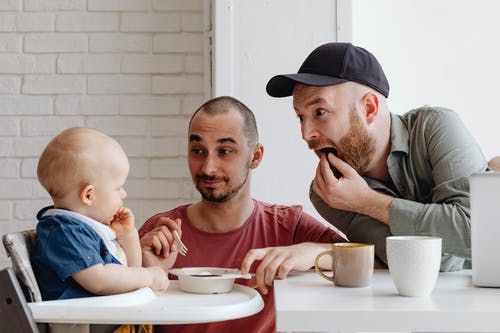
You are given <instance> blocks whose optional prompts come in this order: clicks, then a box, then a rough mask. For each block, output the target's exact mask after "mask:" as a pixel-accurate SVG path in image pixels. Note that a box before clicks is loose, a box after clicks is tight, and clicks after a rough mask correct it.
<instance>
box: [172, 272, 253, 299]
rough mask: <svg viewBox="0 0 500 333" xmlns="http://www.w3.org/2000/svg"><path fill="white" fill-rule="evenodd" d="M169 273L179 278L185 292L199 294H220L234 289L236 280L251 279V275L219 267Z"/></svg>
mask: <svg viewBox="0 0 500 333" xmlns="http://www.w3.org/2000/svg"><path fill="white" fill-rule="evenodd" d="M169 273H171V274H173V275H176V276H177V277H178V278H179V285H180V287H181V289H182V290H183V291H186V292H190V293H197V294H220V293H227V292H230V291H231V290H232V289H233V284H234V279H236V278H243V279H251V278H252V276H251V275H250V274H242V273H241V271H240V270H239V269H235V268H219V267H184V268H174V269H171V270H170V271H169Z"/></svg>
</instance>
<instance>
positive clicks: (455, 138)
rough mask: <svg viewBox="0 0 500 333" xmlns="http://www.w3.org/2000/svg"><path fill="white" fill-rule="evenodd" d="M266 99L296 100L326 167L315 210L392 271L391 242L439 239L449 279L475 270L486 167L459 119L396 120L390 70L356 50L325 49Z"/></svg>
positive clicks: (276, 80) (438, 114)
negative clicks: (474, 206) (473, 244)
mask: <svg viewBox="0 0 500 333" xmlns="http://www.w3.org/2000/svg"><path fill="white" fill-rule="evenodd" d="M266 90H267V93H268V94H269V95H271V96H273V97H286V96H293V107H294V109H295V113H296V114H297V117H298V119H299V121H300V124H301V131H302V138H303V139H304V140H305V141H306V142H307V144H308V146H309V148H310V149H312V150H314V151H315V153H316V155H318V157H319V158H320V162H319V164H318V167H317V169H316V175H315V178H314V180H313V182H312V185H311V191H310V198H311V201H312V203H313V204H314V206H315V208H316V209H317V210H318V212H319V213H320V214H321V215H322V216H323V217H324V218H325V219H326V220H328V221H329V222H330V223H331V224H333V225H334V226H336V227H337V228H339V229H340V230H342V231H343V232H344V233H345V234H346V235H347V237H348V238H349V240H350V241H354V242H366V243H374V244H375V252H376V255H377V257H378V258H379V259H380V260H382V261H383V262H384V263H387V258H386V253H385V238H386V237H387V236H390V235H434V236H439V237H442V239H443V258H442V263H441V270H442V271H452V270H460V269H462V268H470V264H471V263H470V254H471V253H470V204H469V181H468V177H469V176H470V175H471V174H472V173H474V172H482V171H484V170H485V169H486V168H487V166H486V160H485V158H484V156H483V154H482V152H481V149H480V147H479V146H478V144H477V143H476V141H475V140H474V138H473V137H472V136H471V134H470V133H469V132H468V130H467V129H466V127H465V126H464V124H463V123H462V122H461V120H460V119H459V117H458V115H457V114H456V113H454V112H452V111H450V110H447V109H444V108H439V107H430V106H424V107H421V108H418V109H414V110H411V111H409V112H407V113H405V114H402V115H398V114H394V113H391V112H390V111H389V108H388V106H387V102H386V98H387V97H388V95H389V83H388V82H387V78H386V77H385V74H384V72H383V70H382V67H381V66H380V64H379V62H378V61H377V59H376V58H375V57H374V56H373V55H372V54H371V53H370V52H368V51H366V50H365V49H363V48H361V47H357V46H354V45H352V44H350V43H328V44H324V45H321V46H319V47H318V48H316V49H315V50H313V51H312V52H311V54H310V55H309V56H308V57H307V58H306V60H305V61H304V63H303V64H302V66H301V67H300V69H299V71H298V73H296V74H284V75H277V76H274V77H273V78H271V80H270V81H269V82H268V84H267V87H266Z"/></svg>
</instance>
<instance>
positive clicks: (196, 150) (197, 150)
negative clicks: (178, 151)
mask: <svg viewBox="0 0 500 333" xmlns="http://www.w3.org/2000/svg"><path fill="white" fill-rule="evenodd" d="M191 152H192V153H193V154H196V155H201V154H203V149H200V148H191Z"/></svg>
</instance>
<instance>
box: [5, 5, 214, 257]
mask: <svg viewBox="0 0 500 333" xmlns="http://www.w3.org/2000/svg"><path fill="white" fill-rule="evenodd" d="M202 11H203V0H2V1H0V235H2V234H4V233H6V232H11V231H15V230H23V229H27V228H33V227H35V224H36V221H35V214H36V213H37V211H38V210H39V209H40V208H42V207H44V206H45V205H48V204H50V198H49V196H48V195H47V194H46V193H45V191H44V189H43V188H42V187H41V186H40V185H39V183H38V181H37V179H36V167H37V163H38V157H39V155H40V153H41V152H42V150H43V148H44V147H45V145H46V144H47V143H48V142H49V140H50V139H51V138H52V137H53V136H54V135H55V134H57V133H59V132H60V131H62V130H63V129H66V128H68V127H71V126H88V127H93V128H97V129H99V130H101V131H103V132H105V133H107V134H109V135H111V136H113V137H115V138H116V139H117V140H118V141H119V142H120V143H121V144H122V146H123V148H124V150H125V151H126V153H127V154H128V156H129V159H130V175H129V179H128V181H127V183H126V190H127V193H128V197H127V199H126V203H127V205H128V206H129V207H130V208H131V209H132V210H133V211H134V214H135V216H136V222H137V225H138V226H140V225H141V224H142V223H143V222H144V221H145V220H146V219H147V218H148V217H150V216H151V215H153V214H155V213H157V212H160V211H165V210H168V209H171V208H173V207H176V206H178V205H181V204H185V203H188V202H192V201H193V200H196V199H197V198H198V194H197V192H196V190H195V189H194V188H193V186H192V182H191V179H190V176H189V172H188V169H187V162H186V148H187V139H186V130H187V123H188V120H189V117H190V115H191V114H192V112H193V111H194V110H195V109H196V108H198V106H200V105H201V103H203V101H204V99H205V98H204V95H205V91H209V89H207V88H206V87H205V85H204V84H205V80H204V72H205V68H204V62H205V61H204V54H203V50H204V48H203V44H204V34H203V13H202ZM8 264H9V260H8V259H7V258H6V256H5V252H4V250H3V248H2V247H1V246H0V267H2V266H5V265H8Z"/></svg>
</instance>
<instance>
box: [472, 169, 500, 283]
mask: <svg viewBox="0 0 500 333" xmlns="http://www.w3.org/2000/svg"><path fill="white" fill-rule="evenodd" d="M469 183H470V211H471V251H472V283H473V284H474V285H475V286H478V287H500V173H495V172H485V173H476V174H473V175H471V176H470V177H469Z"/></svg>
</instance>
